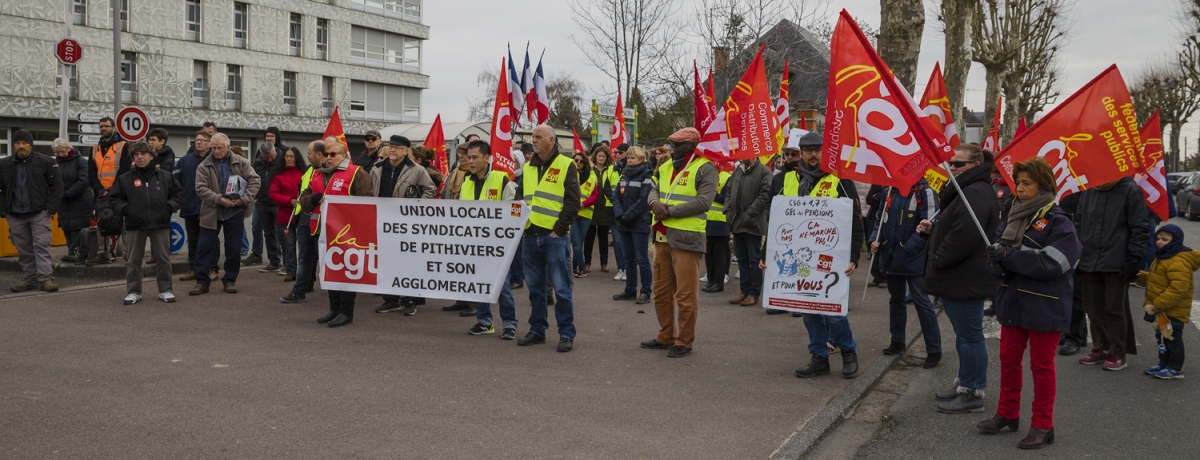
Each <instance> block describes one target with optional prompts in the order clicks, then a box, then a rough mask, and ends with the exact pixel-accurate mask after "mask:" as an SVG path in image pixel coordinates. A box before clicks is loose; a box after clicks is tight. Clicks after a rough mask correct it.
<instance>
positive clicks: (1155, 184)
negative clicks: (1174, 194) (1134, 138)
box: [1134, 111, 1171, 222]
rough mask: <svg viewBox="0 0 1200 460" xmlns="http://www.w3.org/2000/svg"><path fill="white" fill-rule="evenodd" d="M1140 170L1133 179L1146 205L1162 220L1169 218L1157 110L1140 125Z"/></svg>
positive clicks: (1168, 189)
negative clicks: (1140, 190) (1143, 196)
mask: <svg viewBox="0 0 1200 460" xmlns="http://www.w3.org/2000/svg"><path fill="white" fill-rule="evenodd" d="M1141 136H1142V144H1143V145H1144V147H1143V148H1142V171H1141V172H1139V173H1138V174H1137V175H1136V176H1134V179H1135V180H1137V183H1138V186H1140V187H1141V188H1142V193H1143V194H1144V195H1145V196H1146V207H1147V208H1150V210H1151V211H1154V214H1157V215H1158V218H1159V219H1161V220H1162V221H1163V222H1166V221H1167V219H1170V218H1171V206H1170V203H1169V202H1168V201H1167V194H1168V193H1171V192H1170V190H1171V188H1170V187H1168V186H1167V167H1166V166H1167V165H1166V162H1165V161H1164V160H1163V145H1162V127H1161V126H1159V123H1158V112H1157V111H1155V112H1154V115H1151V116H1150V119H1149V120H1147V121H1146V124H1145V125H1142V130H1141Z"/></svg>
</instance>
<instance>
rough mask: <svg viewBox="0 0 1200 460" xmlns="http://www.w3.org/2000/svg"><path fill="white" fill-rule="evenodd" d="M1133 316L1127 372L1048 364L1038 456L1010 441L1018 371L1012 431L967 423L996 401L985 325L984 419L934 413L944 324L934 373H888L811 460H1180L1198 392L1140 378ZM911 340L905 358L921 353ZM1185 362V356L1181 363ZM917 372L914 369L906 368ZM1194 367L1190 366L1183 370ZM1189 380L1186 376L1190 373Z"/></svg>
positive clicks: (1192, 386) (992, 335) (1146, 350)
mask: <svg viewBox="0 0 1200 460" xmlns="http://www.w3.org/2000/svg"><path fill="white" fill-rule="evenodd" d="M1143 294H1144V291H1143V290H1141V289H1130V301H1131V303H1132V304H1133V305H1135V306H1136V305H1141V302H1142V296H1143ZM1140 318H1141V315H1140V314H1139V315H1136V316H1135V322H1134V327H1135V329H1136V331H1137V340H1138V354H1137V355H1130V356H1129V367H1128V368H1126V369H1124V370H1122V371H1117V372H1109V371H1104V370H1101V368H1100V366H1098V365H1093V366H1085V365H1081V364H1078V362H1077V360H1078V359H1079V357H1081V356H1082V355H1083V354H1086V350H1085V351H1084V352H1083V353H1082V354H1079V355H1075V356H1057V357H1056V360H1055V364H1056V369H1057V377H1058V394H1057V401H1056V404H1055V413H1054V418H1055V442H1054V444H1053V445H1050V446H1047V447H1045V448H1044V449H1042V450H1040V451H1022V450H1020V449H1018V448H1017V441H1019V440H1021V439H1022V438H1024V437H1025V434H1027V433H1028V431H1029V416H1030V404H1031V402H1032V398H1033V382H1032V378H1031V377H1030V375H1029V370H1028V365H1027V364H1026V366H1025V384H1024V387H1023V392H1022V405H1021V429H1020V431H1019V432H1017V433H1012V432H1008V431H1005V432H1003V433H1001V434H997V435H984V434H980V433H978V432H977V431H976V430H975V424H976V423H978V422H980V421H982V420H985V419H987V418H990V417H991V416H993V415H995V411H996V401H997V398H998V395H999V379H1000V373H999V358H998V357H997V354H996V353H997V350H998V347H999V325H998V324H997V323H996V322H995V320H994V318H988V319H987V322H985V334H986V335H987V337H988V340H987V346H988V350H989V355H988V389H987V395H986V397H985V401H986V405H985V410H984V412H983V413H977V414H962V415H948V414H941V413H938V412H937V411H936V404H937V402H936V401H934V399H933V393H934V392H936V391H939V390H942V389H944V388H946V387H948V386H949V385H950V384H951V383H952V382H953V380H954V376H955V374H956V372H957V369H958V365H957V359H958V358H957V356H956V354H955V353H953V352H952V351H950V350H953V346H952V344H953V343H954V333H953V330H952V329H951V328H950V324H949V322H948V321H947V320H946V319H945V316H944V315H943V316H942V317H941V324H942V340H943V344H945V345H948V346H950V348H949V350H948V351H947V353H946V355H945V356H944V357H943V359H942V364H941V365H940V366H938V367H937V368H935V369H933V370H925V369H921V368H920V366H919V365H917V366H911V365H904V364H902V365H898V366H896V367H894V368H893V369H892V370H891V371H890V372H889V374H888V375H887V376H886V377H885V378H884V380H883V381H882V382H881V383H880V385H878V386H877V387H876V388H875V389H874V391H872V392H871V393H870V394H868V395H867V396H866V397H865V398H864V400H863V403H862V404H861V405H860V406H859V407H858V408H857V409H856V410H855V411H854V413H852V414H850V415H848V416H847V419H848V420H847V421H846V422H845V423H843V424H842V425H841V426H839V427H838V429H837V430H835V431H833V432H832V433H830V434H829V435H828V436H827V437H826V438H825V440H823V441H822V443H821V445H820V446H818V448H817V449H815V450H814V452H813V454H812V455H811V457H810V458H813V459H827V458H889V459H892V458H897V459H904V458H912V459H924V458H983V459H999V460H1010V459H1011V458H1013V457H1014V456H1021V457H1026V456H1035V455H1036V456H1039V457H1042V456H1050V457H1056V458H1083V457H1102V458H1146V457H1150V456H1153V455H1154V454H1153V453H1155V452H1158V453H1162V454H1165V455H1166V457H1172V456H1179V457H1180V458H1182V457H1187V456H1188V454H1184V452H1196V451H1197V449H1200V440H1198V439H1197V438H1196V437H1195V431H1196V430H1195V427H1196V426H1200V414H1198V413H1197V411H1196V410H1195V408H1196V407H1197V406H1196V403H1195V401H1197V400H1200V386H1198V385H1197V384H1196V379H1200V375H1195V376H1189V377H1188V379H1185V380H1170V381H1164V380H1158V379H1155V378H1153V377H1150V376H1148V375H1144V374H1143V373H1142V369H1144V368H1146V367H1149V366H1152V365H1154V364H1155V363H1157V361H1158V359H1157V351H1156V348H1155V341H1154V334H1153V331H1152V330H1151V328H1150V325H1149V324H1148V323H1145V322H1143V321H1141V319H1140ZM1198 336H1200V330H1196V329H1193V328H1192V326H1188V328H1187V330H1186V331H1185V333H1184V340H1185V341H1186V344H1187V346H1188V347H1189V348H1191V349H1193V350H1195V349H1200V339H1198V338H1197V337H1198ZM921 349H922V347H921V345H920V342H919V341H918V343H917V345H916V346H915V347H913V348H912V349H910V352H914V351H915V352H916V353H921V352H920V351H919V350H921ZM1192 358H1193V357H1191V356H1189V360H1192ZM911 361H915V362H917V363H919V361H918V360H911ZM1192 367H1194V366H1190V367H1189V369H1190V368H1192ZM1193 372H1195V371H1193Z"/></svg>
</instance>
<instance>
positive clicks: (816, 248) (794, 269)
mask: <svg viewBox="0 0 1200 460" xmlns="http://www.w3.org/2000/svg"><path fill="white" fill-rule="evenodd" d="M853 212H854V211H853V204H852V202H851V201H850V199H849V198H814V197H785V196H777V197H775V199H774V200H772V202H771V225H770V228H769V229H768V232H767V252H766V254H764V255H763V259H764V260H765V261H766V264H767V269H766V270H764V271H763V298H764V301H763V306H764V307H766V308H772V309H776V310H787V311H796V312H802V313H815V314H821V315H830V316H846V310H847V304H848V302H849V297H850V281H849V280H848V279H847V278H848V277H847V276H846V269H847V268H849V266H850V231H851V227H850V226H851V223H852V217H853V215H852V214H851V213H853Z"/></svg>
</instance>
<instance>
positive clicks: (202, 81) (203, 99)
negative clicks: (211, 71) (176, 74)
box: [192, 61, 208, 107]
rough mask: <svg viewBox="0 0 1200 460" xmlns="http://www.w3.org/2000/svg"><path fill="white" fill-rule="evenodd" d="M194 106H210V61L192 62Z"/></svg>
mask: <svg viewBox="0 0 1200 460" xmlns="http://www.w3.org/2000/svg"><path fill="white" fill-rule="evenodd" d="M192 107H208V63H207V62H204V61H193V62H192Z"/></svg>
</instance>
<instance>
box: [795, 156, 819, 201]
mask: <svg viewBox="0 0 1200 460" xmlns="http://www.w3.org/2000/svg"><path fill="white" fill-rule="evenodd" d="M798 169H799V171H800V195H801V196H805V195H808V194H809V193H810V192H812V189H813V186H815V185H817V181H819V180H821V177H823V176H825V173H824V172H823V171H821V167H820V166H817V167H815V168H811V169H810V168H809V167H808V163H805V162H803V161H801V162H800V167H799V168H798Z"/></svg>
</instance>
